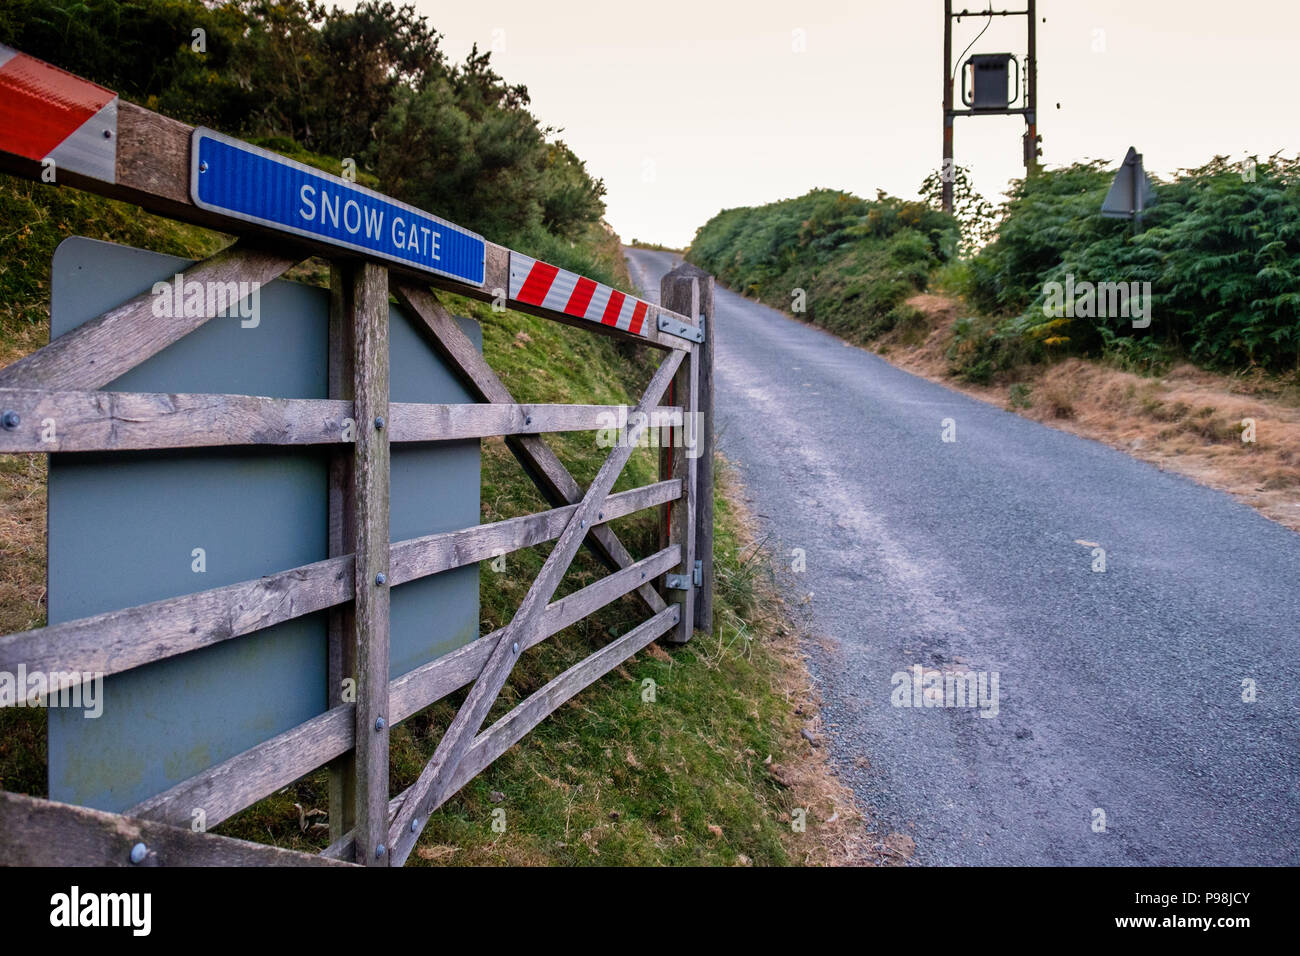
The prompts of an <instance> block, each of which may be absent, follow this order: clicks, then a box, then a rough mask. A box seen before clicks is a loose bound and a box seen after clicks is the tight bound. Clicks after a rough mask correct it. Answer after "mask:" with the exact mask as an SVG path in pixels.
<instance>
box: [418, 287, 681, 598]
mask: <svg viewBox="0 0 1300 956" xmlns="http://www.w3.org/2000/svg"><path fill="white" fill-rule="evenodd" d="M394 291H395V293H396V295H397V300H398V302H400V303H401V304H402V305H403V306H404V307H405V308H406V310H407V311H408V312H409V313H410V314H411V315H412V316H413V317H414V318H417V319H419V320H420V321H421V322H423V323H424V327H425V328H426V329H427V330H428V332H429V335H430V338H431V341H432V342H433V344H434V346H435V347H436V348H437V349H438V351H439V352H440V353H441V354H442V355H443V357H444V358H446V360H447V361H448V362H449V363H450V364H451V365H452V366H453V367H454V368H455V369H457V370H458V371H459V372H460V374H461V375H462V376H463V377H464V380H465V384H466V385H468V386H469V387H470V388H471V389H473V391H474V392H475V393H476V394H477V395H478V396H479V397H480V398H482V399H483V400H484V401H485V402H491V403H493V404H499V405H509V404H513V402H514V398H513V396H511V394H510V391H509V390H508V389H507V388H506V387H505V385H504V384H503V383H502V381H501V379H500V378H499V377H498V376H497V374H496V372H494V371H492V367H491V366H490V365H488V363H487V361H486V360H485V359H484V358H483V356H482V355H480V354H479V352H478V349H476V348H474V343H472V342H471V341H470V340H469V338H468V337H466V335H465V333H464V332H462V331H461V330H460V326H458V325H457V324H456V323H455V321H453V319H452V317H451V313H449V312H448V311H447V310H446V309H445V308H443V306H442V303H440V302H439V301H438V299H437V298H436V297H435V296H434V295H433V294H432V293H430V292H428V291H426V290H424V289H421V288H419V287H418V286H409V285H403V284H399V285H398V286H397V288H396V289H395V290H394ZM506 444H507V446H508V447H509V448H510V450H511V452H512V453H513V454H514V456H515V458H516V459H517V460H518V461H519V463H520V464H521V465H522V466H523V468H524V470H525V471H526V472H528V475H529V477H531V478H532V479H533V482H534V483H535V484H536V485H537V487H538V488H539V489H541V492H542V494H543V495H544V496H545V498H546V500H547V501H548V502H550V504H552V505H566V504H573V503H576V502H578V501H581V500H582V489H581V488H579V487H578V483H577V482H576V481H574V479H573V476H572V475H570V474H569V470H568V469H567V468H565V467H564V465H563V464H562V463H561V462H560V459H559V458H557V457H556V455H555V452H553V451H552V450H551V446H550V445H548V444H546V442H544V441H543V440H542V439H541V438H537V437H532V436H513V437H508V438H507V439H506ZM590 524H591V525H592V528H591V532H590V533H589V535H588V537H587V539H586V543H587V545H588V546H589V547H590V548H591V549H592V551H593V552H595V554H596V556H597V557H598V558H599V559H600V560H601V561H602V562H604V564H605V565H606V567H608V568H609V569H610V570H617V569H618V568H625V567H627V566H628V565H629V564H631V563H632V556H631V555H630V554H629V553H628V550H627V548H625V547H624V546H623V542H621V541H619V539H618V536H617V535H616V534H614V532H613V530H612V529H611V528H609V527H607V526H606V525H604V524H602V523H601V522H600V521H599V520H597V521H594V522H590ZM637 593H638V594H640V595H641V597H642V599H643V600H644V601H645V602H646V604H647V605H649V607H650V610H652V611H654V612H655V613H658V612H659V611H662V610H663V609H664V607H665V606H666V605H665V604H664V600H663V598H661V597H660V596H659V592H657V591H656V590H655V589H654V588H653V587H652V586H651V585H649V584H647V585H646V586H645V587H642V588H640V589H639V590H638V591H637Z"/></svg>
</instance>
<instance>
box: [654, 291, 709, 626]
mask: <svg viewBox="0 0 1300 956" xmlns="http://www.w3.org/2000/svg"><path fill="white" fill-rule="evenodd" d="M659 300H660V301H661V302H663V303H664V304H665V305H667V306H669V307H671V308H673V309H675V310H678V311H680V312H682V313H683V314H684V315H688V316H691V319H690V324H691V326H696V325H697V324H698V323H697V321H696V319H695V316H698V315H699V312H700V289H699V283H698V282H697V281H696V280H695V279H694V278H693V277H684V276H675V275H673V274H672V273H669V274H668V275H666V276H664V278H663V281H662V282H661V283H660V287H659ZM699 354H700V350H699V347H696V348H695V349H693V350H692V351H691V354H690V357H689V358H688V359H687V360H686V361H684V362H683V363H682V364H681V367H679V368H678V369H677V375H676V376H675V377H674V378H673V387H672V398H671V400H672V401H673V402H678V403H680V404H681V405H682V408H683V410H684V412H685V422H684V424H683V427H682V429H681V431H680V432H679V440H678V441H677V442H676V443H675V444H674V445H672V446H671V447H669V448H662V449H661V450H660V473H661V475H663V476H664V477H671V478H681V479H682V480H683V481H684V482H685V485H686V494H685V495H683V496H682V500H681V501H679V502H672V501H670V502H668V504H666V505H665V506H664V507H665V508H666V509H668V521H667V522H666V524H667V527H666V528H665V529H664V533H663V540H665V541H668V540H672V541H680V542H681V543H682V563H681V567H679V568H678V570H677V573H676V574H675V575H670V576H669V578H668V582H669V587H670V588H671V589H672V590H673V591H674V592H675V593H677V594H680V595H682V600H681V604H680V607H681V611H682V613H681V618H680V620H679V621H678V625H677V630H676V631H675V632H674V634H673V636H672V640H673V642H674V643H677V644H685V643H686V642H687V641H689V640H690V639H691V635H692V634H694V633H695V500H696V494H695V487H696V474H697V462H698V458H697V456H696V455H695V454H694V451H693V448H692V447H690V445H689V444H688V437H687V436H688V434H689V436H690V438H689V441H690V442H698V441H699V439H700V434H699V422H698V419H697V415H696V413H697V411H698V406H697V398H696V396H697V394H698V391H699V386H698V382H699V373H700V363H699Z"/></svg>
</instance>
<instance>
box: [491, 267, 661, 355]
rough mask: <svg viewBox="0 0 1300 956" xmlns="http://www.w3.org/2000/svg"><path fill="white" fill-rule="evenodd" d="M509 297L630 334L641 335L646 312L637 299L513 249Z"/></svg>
mask: <svg viewBox="0 0 1300 956" xmlns="http://www.w3.org/2000/svg"><path fill="white" fill-rule="evenodd" d="M510 298H511V299H513V300H514V301H516V302H522V303H524V304H525V305H535V306H539V307H541V308H545V309H552V310H554V311H556V312H563V313H564V314H565V315H571V316H573V317H574V318H578V319H587V320H589V321H591V322H599V323H601V324H602V325H610V326H614V327H616V328H619V329H623V330H624V331H626V332H631V333H632V334H633V335H645V320H646V316H647V315H648V314H649V312H650V305H649V303H647V302H644V301H642V300H641V299H637V298H634V297H633V296H630V295H625V294H623V293H622V292H619V291H618V290H617V289H611V288H610V287H609V286H607V285H601V284H600V283H599V282H594V281H592V280H591V279H587V278H584V277H583V276H580V275H578V274H577V273H576V272H565V271H564V270H563V269H560V268H557V267H556V266H552V265H548V264H547V263H545V262H541V261H540V260H537V259H530V258H528V256H521V255H520V254H519V253H517V252H512V253H510Z"/></svg>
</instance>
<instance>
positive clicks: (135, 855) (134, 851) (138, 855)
mask: <svg viewBox="0 0 1300 956" xmlns="http://www.w3.org/2000/svg"><path fill="white" fill-rule="evenodd" d="M148 855H149V848H148V847H147V846H145V845H144V844H143V843H137V844H136V845H135V846H133V847H131V862H132V863H143V862H144V860H145V857H147V856H148Z"/></svg>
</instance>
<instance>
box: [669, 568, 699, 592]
mask: <svg viewBox="0 0 1300 956" xmlns="http://www.w3.org/2000/svg"><path fill="white" fill-rule="evenodd" d="M664 580H665V583H667V585H668V587H669V588H670V589H671V590H673V591H689V590H690V589H691V584H692V582H693V583H694V584H695V586H696V587H699V586H700V585H702V584H703V583H704V562H703V561H696V562H695V572H694V573H693V574H692V575H691V576H690V577H689V578H688V577H687V576H686V575H684V574H667V575H664Z"/></svg>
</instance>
